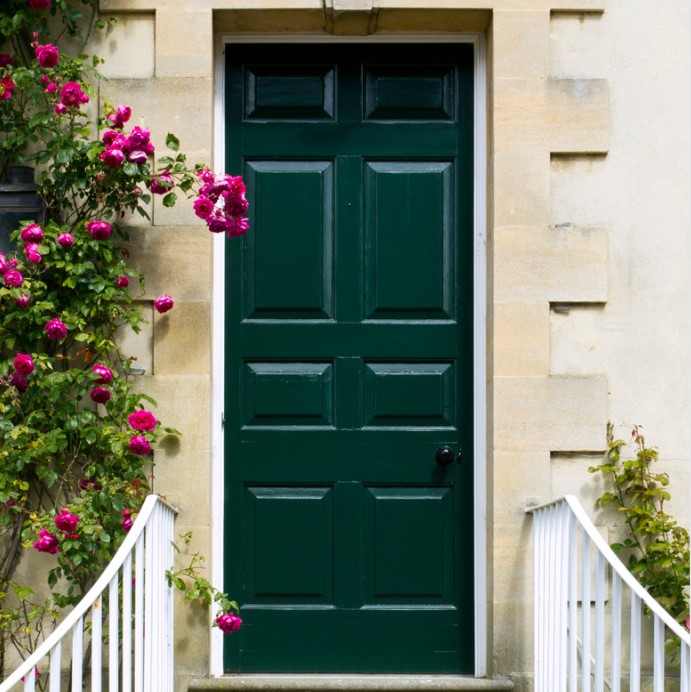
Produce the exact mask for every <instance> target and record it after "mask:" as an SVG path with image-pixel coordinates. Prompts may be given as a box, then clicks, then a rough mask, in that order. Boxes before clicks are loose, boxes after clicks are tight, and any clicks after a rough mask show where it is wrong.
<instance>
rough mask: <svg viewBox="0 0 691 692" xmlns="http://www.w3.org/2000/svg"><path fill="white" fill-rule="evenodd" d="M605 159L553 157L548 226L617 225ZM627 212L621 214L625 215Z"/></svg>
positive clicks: (597, 157) (627, 210)
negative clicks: (550, 224)
mask: <svg viewBox="0 0 691 692" xmlns="http://www.w3.org/2000/svg"><path fill="white" fill-rule="evenodd" d="M610 170H611V169H610V167H609V164H608V160H607V158H606V157H604V156H601V155H566V156H552V157H551V160H550V174H549V175H550V188H549V189H550V192H549V204H550V209H551V211H550V221H549V222H550V223H552V224H555V225H557V226H566V225H573V226H598V225H600V226H601V225H606V226H609V225H611V224H614V223H615V221H616V212H617V209H616V207H615V206H614V205H613V204H612V201H613V199H616V198H617V196H616V195H614V194H613V190H614V189H615V188H614V185H616V184H617V183H615V182H614V181H613V180H611V172H610ZM629 213H630V208H628V207H627V208H624V209H622V210H621V211H620V214H626V215H628V214H629Z"/></svg>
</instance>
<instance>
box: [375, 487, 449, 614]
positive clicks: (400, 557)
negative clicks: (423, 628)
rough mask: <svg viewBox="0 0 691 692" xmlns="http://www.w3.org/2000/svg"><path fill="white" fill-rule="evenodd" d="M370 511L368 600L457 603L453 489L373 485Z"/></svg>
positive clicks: (378, 603)
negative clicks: (455, 593)
mask: <svg viewBox="0 0 691 692" xmlns="http://www.w3.org/2000/svg"><path fill="white" fill-rule="evenodd" d="M365 515H366V519H365V565H364V572H365V575H364V577H365V594H366V595H365V603H367V604H368V605H370V606H371V605H387V604H392V603H398V604H401V603H410V604H411V605H413V604H416V605H419V604H428V605H435V606H438V605H444V604H450V603H452V602H453V588H454V587H453V583H454V555H453V523H454V513H453V491H452V489H451V488H445V487H435V488H424V487H423V488H419V487H418V488H406V487H399V488H368V489H367V497H366V511H365Z"/></svg>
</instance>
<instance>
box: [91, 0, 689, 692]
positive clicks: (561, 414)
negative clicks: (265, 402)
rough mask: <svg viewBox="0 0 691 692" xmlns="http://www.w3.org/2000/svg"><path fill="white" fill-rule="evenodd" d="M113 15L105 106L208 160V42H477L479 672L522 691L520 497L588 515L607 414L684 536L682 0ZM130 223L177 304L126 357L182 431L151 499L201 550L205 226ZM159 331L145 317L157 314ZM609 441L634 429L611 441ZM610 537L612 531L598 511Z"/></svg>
mask: <svg viewBox="0 0 691 692" xmlns="http://www.w3.org/2000/svg"><path fill="white" fill-rule="evenodd" d="M101 6H102V10H103V12H104V13H106V14H107V13H110V12H112V13H114V14H118V15H120V16H121V18H122V20H121V22H120V24H119V25H118V26H116V27H115V28H114V29H112V30H111V31H110V32H109V34H108V35H107V36H106V37H104V38H103V39H102V40H101V44H100V46H99V47H98V48H97V50H99V52H100V53H101V54H103V55H104V57H106V58H107V62H106V66H105V73H106V75H107V76H108V77H109V81H108V82H107V83H106V84H105V85H104V87H103V90H102V94H101V97H102V99H106V98H108V99H111V100H113V101H114V102H116V103H120V102H128V103H130V105H131V106H132V108H133V111H134V120H135V121H136V122H141V123H142V124H144V125H146V126H147V127H150V128H152V130H153V131H154V132H155V133H156V135H157V140H156V142H155V143H156V144H157V146H158V147H159V148H162V145H163V141H162V138H164V137H165V133H166V132H168V131H172V132H175V133H176V134H178V135H179V136H180V139H181V142H182V147H183V149H184V150H185V151H186V152H187V153H188V155H189V156H190V159H191V160H192V161H197V160H200V161H207V162H210V161H211V152H212V150H213V117H212V114H213V74H214V62H213V45H214V37H215V34H217V33H218V32H229V31H239V32H261V31H265V32H306V33H315V34H321V33H325V32H330V33H333V34H336V35H339V34H340V35H349V34H350V35H364V34H370V33H375V34H376V33H380V34H386V33H391V32H402V31H403V32H411V31H412V32H415V31H420V32H423V31H424V32H449V31H484V32H486V34H487V37H488V53H489V56H490V59H489V64H488V84H489V87H488V89H489V91H488V122H487V128H488V133H489V142H488V143H489V147H488V152H489V158H488V191H489V203H488V229H487V230H488V239H489V244H488V277H489V281H488V298H489V301H488V302H489V306H490V307H489V315H488V317H489V324H488V334H489V340H488V387H489V390H488V419H489V421H490V428H489V430H488V448H489V453H488V459H487V465H488V478H489V487H488V494H489V497H488V506H489V507H490V512H489V516H488V546H489V561H490V575H491V576H490V580H489V583H488V592H489V601H490V602H489V608H488V610H489V619H490V632H491V634H490V642H489V652H490V653H489V657H490V668H491V670H492V671H493V672H494V673H497V674H501V675H507V674H510V675H513V676H514V677H515V679H516V680H517V681H518V683H519V687H520V688H525V689H529V687H530V683H529V680H530V670H531V668H532V646H531V643H530V641H531V640H530V637H531V635H532V632H531V625H530V623H531V622H532V616H531V610H530V609H531V604H532V590H531V589H532V576H531V562H530V559H531V536H530V520H529V518H526V515H525V514H524V507H525V506H526V504H529V503H531V502H536V501H546V500H548V499H552V498H554V497H557V496H559V495H561V494H563V493H565V492H571V493H575V494H578V495H580V496H581V497H582V498H584V500H585V501H586V506H587V507H588V509H591V507H592V505H591V500H592V498H593V497H594V496H595V494H596V491H597V484H596V483H595V482H594V479H593V478H592V477H591V476H590V475H589V474H588V472H587V466H588V465H589V464H590V463H592V461H593V459H597V453H598V452H600V451H601V450H602V449H603V448H604V445H605V424H606V422H607V420H611V421H613V422H614V423H615V424H616V425H619V424H621V423H624V424H627V425H628V424H634V423H638V424H642V425H643V426H644V427H645V430H646V431H647V434H648V438H649V441H650V442H651V443H653V444H655V445H657V446H659V448H660V450H661V453H662V461H661V462H660V465H661V467H665V468H667V469H669V470H670V471H671V472H672V474H673V494H674V497H675V502H674V503H673V505H674V509H675V510H676V511H677V512H678V514H679V516H680V518H682V519H683V520H684V521H685V522H686V523H688V514H687V512H686V506H687V498H688V492H687V491H688V485H689V478H688V449H689V377H690V376H689V338H690V336H689V297H688V294H689V266H688V257H689V184H690V180H689V83H690V79H691V74H690V70H689V9H688V6H687V2H686V1H685V0H665V2H650V0H324V2H322V0H195V2H189V1H187V2H183V0H156V1H155V0H101ZM152 213H153V227H152V228H149V227H146V226H144V225H141V224H137V225H136V227H134V228H133V244H132V253H133V257H134V258H135V262H136V264H137V266H139V267H141V268H142V269H143V270H144V271H145V272H146V274H147V276H148V284H147V292H146V295H144V296H143V300H145V301H150V300H151V298H153V297H155V296H156V295H157V294H159V293H160V292H163V291H166V292H170V293H171V294H173V295H174V296H175V298H176V301H177V306H176V309H175V310H174V311H173V312H171V313H169V314H168V315H165V316H156V318H155V319H152V325H151V329H150V331H149V333H148V334H145V335H144V337H143V338H142V339H140V340H139V341H138V342H137V343H136V344H134V345H133V348H134V349H138V350H139V352H140V353H141V356H142V363H145V364H146V368H147V374H146V375H145V376H144V378H143V382H142V385H143V387H144V388H145V389H146V391H147V392H149V393H151V394H152V395H153V396H155V397H156V398H157V399H158V400H159V402H160V409H159V410H160V413H161V417H162V418H163V420H164V421H165V422H166V423H167V424H170V425H173V426H175V427H177V428H179V429H181V430H182V431H183V437H182V439H181V440H180V444H179V445H174V446H171V447H168V448H165V449H164V450H161V452H160V453H158V455H157V459H158V467H157V480H156V486H157V489H158V490H159V491H160V492H161V493H163V494H164V495H166V496H167V497H169V498H170V500H171V501H172V502H173V503H175V504H176V505H178V506H179V507H180V509H181V515H180V519H179V521H178V528H179V529H180V530H181V531H184V530H187V529H188V528H191V529H193V531H194V533H195V544H196V547H197V548H198V549H199V550H201V551H202V552H204V553H206V554H209V551H210V540H209V525H210V516H209V503H208V498H209V489H210V484H211V481H212V479H211V451H210V449H211V427H210V426H211V421H210V390H211V370H210V367H211V366H210V363H211V360H210V350H211V340H210V319H211V311H212V295H211V266H212V265H211V252H212V245H211V239H210V238H209V236H208V233H207V232H206V231H205V229H203V228H202V227H201V226H200V225H199V224H198V223H195V219H194V217H193V216H192V215H191V214H190V211H189V209H183V210H182V211H180V210H173V211H171V210H167V209H163V208H160V207H159V206H157V205H156V204H154V207H153V210H152ZM152 318H153V313H152ZM620 431H621V433H624V432H625V430H623V429H620ZM598 521H600V523H601V524H602V525H603V530H606V528H607V525H608V524H610V523H611V519H610V518H607V517H605V518H602V517H600V518H599V519H598ZM178 613H179V615H178V636H179V639H180V646H179V648H178V669H179V672H180V675H181V676H182V678H184V677H185V676H186V675H203V674H205V673H206V671H207V669H208V646H207V635H206V622H205V620H204V618H203V617H197V616H194V615H193V614H192V613H191V611H190V609H189V608H186V609H185V610H182V609H178Z"/></svg>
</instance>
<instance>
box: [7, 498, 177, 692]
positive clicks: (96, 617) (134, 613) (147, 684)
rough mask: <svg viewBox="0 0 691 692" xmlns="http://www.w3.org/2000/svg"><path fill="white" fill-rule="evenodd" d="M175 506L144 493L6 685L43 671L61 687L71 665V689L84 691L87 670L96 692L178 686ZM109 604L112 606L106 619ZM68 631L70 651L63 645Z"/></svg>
mask: <svg viewBox="0 0 691 692" xmlns="http://www.w3.org/2000/svg"><path fill="white" fill-rule="evenodd" d="M175 514H176V512H175V510H174V509H173V508H172V507H171V506H170V505H169V504H168V503H166V502H165V501H164V500H162V499H161V498H160V497H158V496H157V495H149V497H147V498H146V500H145V501H144V504H143V506H142V508H141V510H140V511H139V514H138V516H137V519H136V520H135V522H134V524H133V525H132V528H131V529H130V531H129V533H128V534H127V536H126V538H125V540H124V541H123V543H122V545H121V546H120V548H119V549H118V551H117V553H116V554H115V556H114V557H113V559H112V561H111V562H110V564H109V565H108V567H107V568H106V569H105V571H104V572H103V574H102V575H101V576H100V577H99V579H98V581H96V583H95V584H94V585H93V587H92V588H91V589H90V590H89V592H88V593H87V594H86V595H85V596H84V598H83V599H82V600H81V601H80V602H79V604H78V605H76V606H75V607H74V609H73V610H72V611H71V612H70V613H69V614H68V615H67V616H66V617H65V619H64V620H63V621H62V622H61V623H60V625H59V626H58V627H57V628H56V630H55V631H54V632H53V633H52V634H51V635H50V636H49V637H48V638H47V639H46V640H45V641H44V642H43V643H42V644H41V645H40V646H39V647H38V648H37V649H36V651H34V653H33V654H32V655H31V656H29V657H28V658H27V659H26V660H25V661H24V662H23V663H22V664H21V665H20V666H19V667H18V668H17V669H16V670H15V671H14V672H13V673H12V675H10V676H9V677H8V678H7V679H6V680H5V681H4V682H3V683H2V684H0V692H9V691H10V690H13V689H15V690H19V689H22V687H21V686H22V685H23V690H24V692H34V690H35V689H36V686H37V678H39V679H40V680H41V682H44V681H47V683H48V687H47V689H48V690H50V692H60V690H61V682H62V680H61V679H62V677H63V671H64V670H70V671H71V674H70V678H71V681H70V683H68V684H67V686H66V689H70V690H71V691H72V692H82V689H83V685H84V682H85V678H89V677H90V685H89V688H90V689H91V691H92V692H100V691H101V690H103V689H108V690H109V692H132V691H134V692H145V691H146V692H172V690H173V594H172V589H171V587H170V586H169V585H168V580H167V578H166V574H165V573H166V570H168V569H170V567H171V566H172V565H173V560H174V555H173V538H174V534H173V529H174V527H173V524H174V521H175ZM104 607H105V608H107V612H108V615H107V618H106V621H105V627H104V618H103V611H104ZM104 630H105V632H104ZM68 639H71V642H69V644H71V647H69V648H71V651H63V646H62V644H63V643H66V644H67V643H68ZM85 640H87V641H86V643H85ZM85 644H86V645H85ZM65 648H68V647H67V646H66V647H65ZM89 649H90V655H89V656H88V659H89V660H90V663H89V665H88V670H86V671H85V660H84V659H85V658H86V656H85V653H88V652H89ZM104 668H107V672H106V674H105V675H104ZM39 676H40V677H39ZM104 678H107V687H106V686H105V684H106V680H105V679H104Z"/></svg>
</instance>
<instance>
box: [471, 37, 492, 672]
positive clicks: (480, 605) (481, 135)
mask: <svg viewBox="0 0 691 692" xmlns="http://www.w3.org/2000/svg"><path fill="white" fill-rule="evenodd" d="M472 42H473V45H474V46H475V113H474V118H473V122H474V125H475V145H474V159H475V160H474V171H473V231H474V236H475V242H474V253H473V255H474V259H473V263H474V270H473V281H474V284H475V285H474V289H473V294H474V295H473V400H474V402H475V405H474V406H473V411H474V416H475V421H474V426H473V427H474V431H473V438H474V439H473V450H474V458H473V485H474V488H473V500H474V503H475V515H474V518H473V528H474V531H475V536H474V540H473V546H474V553H475V581H474V588H475V675H477V676H478V677H484V676H485V675H487V647H488V644H489V642H488V640H487V578H488V572H487V47H486V43H485V36H484V34H476V35H475V36H474V37H473V41H472Z"/></svg>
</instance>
